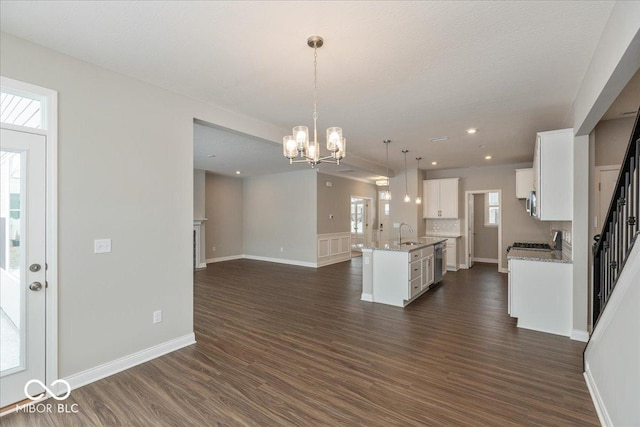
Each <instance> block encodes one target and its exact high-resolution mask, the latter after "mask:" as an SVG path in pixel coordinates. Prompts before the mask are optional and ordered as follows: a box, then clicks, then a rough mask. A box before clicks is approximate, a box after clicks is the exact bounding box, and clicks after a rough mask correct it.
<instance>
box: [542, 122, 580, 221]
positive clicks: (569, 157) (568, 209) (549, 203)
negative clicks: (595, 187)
mask: <svg viewBox="0 0 640 427" xmlns="http://www.w3.org/2000/svg"><path fill="white" fill-rule="evenodd" d="M533 189H534V191H535V192H536V212H535V217H536V218H538V219H541V220H544V221H571V220H572V219H573V129H562V130H555V131H550V132H539V133H538V136H537V139H536V150H535V153H534V157H533Z"/></svg>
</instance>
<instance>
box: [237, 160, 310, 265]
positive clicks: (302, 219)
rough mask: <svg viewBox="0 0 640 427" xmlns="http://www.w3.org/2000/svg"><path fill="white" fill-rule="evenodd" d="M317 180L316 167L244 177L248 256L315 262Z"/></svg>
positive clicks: (244, 209) (245, 234)
mask: <svg viewBox="0 0 640 427" xmlns="http://www.w3.org/2000/svg"><path fill="white" fill-rule="evenodd" d="M316 179H317V173H316V171H315V169H304V170H301V171H295V172H287V173H280V174H273V175H264V176H259V177H248V178H245V179H244V194H243V215H244V253H245V255H247V256H249V257H254V258H270V259H283V260H289V261H294V262H299V263H301V264H302V265H305V263H308V264H314V265H315V263H316V262H317V249H316V241H317V240H316V229H317V191H316V185H317V184H316ZM280 248H282V251H281V250H280Z"/></svg>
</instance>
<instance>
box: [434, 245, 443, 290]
mask: <svg viewBox="0 0 640 427" xmlns="http://www.w3.org/2000/svg"><path fill="white" fill-rule="evenodd" d="M443 246H444V245H443V244H442V243H436V244H435V245H434V246H433V255H434V256H433V257H434V259H435V262H434V264H435V266H434V276H433V283H438V282H441V281H442V248H443Z"/></svg>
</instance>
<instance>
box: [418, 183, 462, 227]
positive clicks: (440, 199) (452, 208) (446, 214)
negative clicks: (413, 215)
mask: <svg viewBox="0 0 640 427" xmlns="http://www.w3.org/2000/svg"><path fill="white" fill-rule="evenodd" d="M459 184H460V178H448V179H427V180H425V181H424V182H423V186H422V191H423V193H424V194H423V198H422V199H423V206H424V207H423V213H424V217H425V218H439V219H458V217H459V216H458V188H459Z"/></svg>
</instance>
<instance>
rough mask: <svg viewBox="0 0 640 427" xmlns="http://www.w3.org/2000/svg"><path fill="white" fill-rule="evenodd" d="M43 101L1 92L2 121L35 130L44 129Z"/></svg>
mask: <svg viewBox="0 0 640 427" xmlns="http://www.w3.org/2000/svg"><path fill="white" fill-rule="evenodd" d="M41 104H42V103H41V101H40V100H38V99H32V98H27V97H24V96H20V95H17V94H12V93H8V92H5V91H4V90H3V91H2V92H0V121H1V122H2V123H8V124H11V125H16V126H24V127H28V128H33V129H41V128H42V121H43V120H42V113H43V109H42V107H41Z"/></svg>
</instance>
